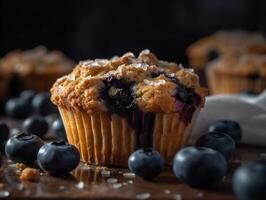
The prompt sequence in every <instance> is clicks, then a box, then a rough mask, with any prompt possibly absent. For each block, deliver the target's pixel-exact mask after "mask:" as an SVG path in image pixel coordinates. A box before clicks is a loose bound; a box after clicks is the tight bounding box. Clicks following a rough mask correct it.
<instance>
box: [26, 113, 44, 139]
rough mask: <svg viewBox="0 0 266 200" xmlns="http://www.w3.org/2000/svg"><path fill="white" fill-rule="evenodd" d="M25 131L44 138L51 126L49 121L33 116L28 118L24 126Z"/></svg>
mask: <svg viewBox="0 0 266 200" xmlns="http://www.w3.org/2000/svg"><path fill="white" fill-rule="evenodd" d="M22 128H23V131H25V132H27V133H31V134H35V135H38V136H39V137H43V136H44V135H45V134H46V133H47V131H48V129H49V125H48V123H47V121H46V120H45V119H44V118H43V117H39V116H33V117H29V118H27V119H26V120H25V121H24V122H23V125H22Z"/></svg>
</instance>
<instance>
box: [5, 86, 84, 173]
mask: <svg viewBox="0 0 266 200" xmlns="http://www.w3.org/2000/svg"><path fill="white" fill-rule="evenodd" d="M5 112H6V114H7V116H9V117H12V118H15V119H24V121H23V122H22V131H23V133H21V134H18V135H12V134H11V133H10V129H9V127H8V125H7V124H6V123H4V122H0V147H1V152H2V153H3V154H6V156H7V157H8V158H9V159H10V160H12V161H14V162H17V163H23V164H26V165H28V166H31V165H34V164H36V160H37V163H38V165H39V167H40V168H41V169H43V170H44V171H46V172H48V173H50V174H62V173H67V172H69V171H72V170H73V169H75V168H76V166H77V165H78V163H79V159H80V155H79V152H78V150H77V149H76V148H75V147H74V146H73V145H70V144H67V143H66V133H65V129H64V126H63V122H62V120H61V118H60V117H59V116H58V115H57V113H58V111H57V109H56V107H55V106H54V105H53V104H52V103H51V101H50V94H49V93H47V92H44V93H36V92H34V91H31V90H27V91H23V92H22V93H21V94H20V96H19V97H17V98H10V99H8V100H7V101H6V103H5ZM50 115H55V119H54V120H53V121H52V124H51V130H52V131H51V132H52V133H53V136H54V137H55V138H56V139H57V140H59V141H62V142H50V143H47V144H45V142H44V141H43V140H42V138H43V137H44V136H45V135H46V133H47V132H48V130H49V123H48V122H47V120H46V117H47V116H50ZM25 118H26V119H25ZM0 157H1V156H0ZM0 160H1V158H0ZM0 164H1V162H0Z"/></svg>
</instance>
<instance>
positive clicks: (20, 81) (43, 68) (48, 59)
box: [0, 46, 75, 93]
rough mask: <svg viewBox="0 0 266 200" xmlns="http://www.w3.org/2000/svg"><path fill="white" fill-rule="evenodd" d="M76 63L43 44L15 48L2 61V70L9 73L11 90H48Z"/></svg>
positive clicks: (0, 66) (0, 62) (14, 91)
mask: <svg viewBox="0 0 266 200" xmlns="http://www.w3.org/2000/svg"><path fill="white" fill-rule="evenodd" d="M74 65H75V63H74V62H73V61H72V60H70V59H68V58H67V57H66V56H65V55H64V54H63V53H61V52H60V51H49V50H47V49H46V48H45V47H43V46H38V47H36V48H34V49H31V50H25V51H22V50H15V51H12V52H10V53H8V54H7V55H6V56H5V57H3V58H2V59H1V61H0V70H1V71H2V72H3V73H4V74H8V79H9V80H10V81H9V84H8V85H9V92H11V93H18V92H20V91H22V90H26V89H31V90H35V91H48V90H49V89H50V87H51V86H52V84H53V83H54V82H55V81H56V79H57V78H59V77H61V76H63V75H65V74H67V73H69V72H70V71H71V70H72V68H73V66H74Z"/></svg>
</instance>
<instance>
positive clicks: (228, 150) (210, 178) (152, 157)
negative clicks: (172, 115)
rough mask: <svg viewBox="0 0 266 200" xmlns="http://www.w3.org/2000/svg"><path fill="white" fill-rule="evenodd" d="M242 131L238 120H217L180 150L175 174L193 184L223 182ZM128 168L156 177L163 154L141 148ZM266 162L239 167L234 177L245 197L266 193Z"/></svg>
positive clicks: (175, 165)
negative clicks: (192, 143)
mask: <svg viewBox="0 0 266 200" xmlns="http://www.w3.org/2000/svg"><path fill="white" fill-rule="evenodd" d="M241 136H242V132H241V128H240V126H239V125H238V123H236V122H233V121H226V120H223V121H218V122H216V123H214V124H212V125H211V126H210V127H209V130H208V133H207V134H205V135H203V136H201V137H200V138H199V139H198V140H197V142H196V145H195V146H190V147H185V148H183V149H181V150H180V151H178V152H177V154H176V155H175V157H174V160H173V171H174V174H175V176H176V177H177V178H178V179H179V180H180V181H182V182H184V183H186V184H188V185H189V186H191V187H196V188H209V187H213V186H214V185H217V184H218V183H219V182H221V181H222V179H223V177H224V176H225V175H226V173H227V171H228V166H227V161H229V160H230V159H231V158H232V155H233V154H234V152H235V150H236V144H238V143H239V142H240V140H241ZM128 167H129V169H130V170H131V171H132V172H134V173H135V174H136V175H138V176H140V177H143V178H144V179H153V178H155V177H156V176H158V175H159V174H160V173H161V171H162V170H163V168H164V160H163V158H162V156H161V155H160V154H159V153H158V152H157V151H155V150H153V149H140V150H137V151H136V152H134V153H133V154H131V156H130V157H129V160H128ZM265 177H266V161H253V162H250V163H248V164H243V165H242V166H241V167H239V168H238V169H237V170H236V172H235V174H234V176H233V189H234V191H235V193H236V195H237V196H238V197H239V198H240V199H241V200H242V199H248V200H250V199H256V200H257V199H261V197H263V196H266V179H265Z"/></svg>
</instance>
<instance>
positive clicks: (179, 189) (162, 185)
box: [0, 146, 266, 200]
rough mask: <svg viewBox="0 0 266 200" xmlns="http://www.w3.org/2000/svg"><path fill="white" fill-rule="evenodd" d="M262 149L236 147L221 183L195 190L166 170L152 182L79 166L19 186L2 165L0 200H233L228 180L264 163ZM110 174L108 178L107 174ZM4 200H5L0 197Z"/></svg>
mask: <svg viewBox="0 0 266 200" xmlns="http://www.w3.org/2000/svg"><path fill="white" fill-rule="evenodd" d="M265 158H266V148H259V147H251V146H239V147H238V149H237V152H236V155H235V156H234V159H233V160H232V161H231V162H230V164H229V173H228V175H227V176H226V177H225V178H224V180H223V182H222V183H221V184H219V185H218V186H216V187H214V188H213V189H210V190H199V189H193V188H190V187H188V186H187V185H185V184H183V183H181V182H179V181H178V180H177V179H176V178H175V177H174V175H173V173H172V170H171V169H170V168H168V169H166V170H165V171H164V172H163V173H162V174H161V175H160V176H159V177H158V178H156V179H155V180H153V181H145V180H143V179H141V178H139V177H131V176H130V177H128V175H127V174H126V173H127V172H128V171H127V170H126V169H107V168H100V167H93V166H88V165H85V164H83V163H80V165H79V167H78V168H77V169H76V170H74V171H73V172H72V173H71V174H70V175H68V176H65V177H52V176H49V175H47V174H43V175H41V177H40V179H39V181H36V182H21V181H20V179H19V171H18V170H17V169H16V167H15V165H14V164H13V163H11V162H8V161H6V162H5V164H4V165H3V166H2V168H1V170H0V199H1V198H7V199H32V198H38V199H72V198H75V199H145V197H146V198H149V199H177V200H192V199H204V200H234V199H236V197H235V196H234V195H233V193H232V191H231V184H230V177H231V174H232V172H233V171H234V169H235V168H236V167H237V166H238V165H239V164H241V163H244V162H246V161H249V160H255V159H265ZM109 172H110V174H109ZM4 196H6V197H4Z"/></svg>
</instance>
